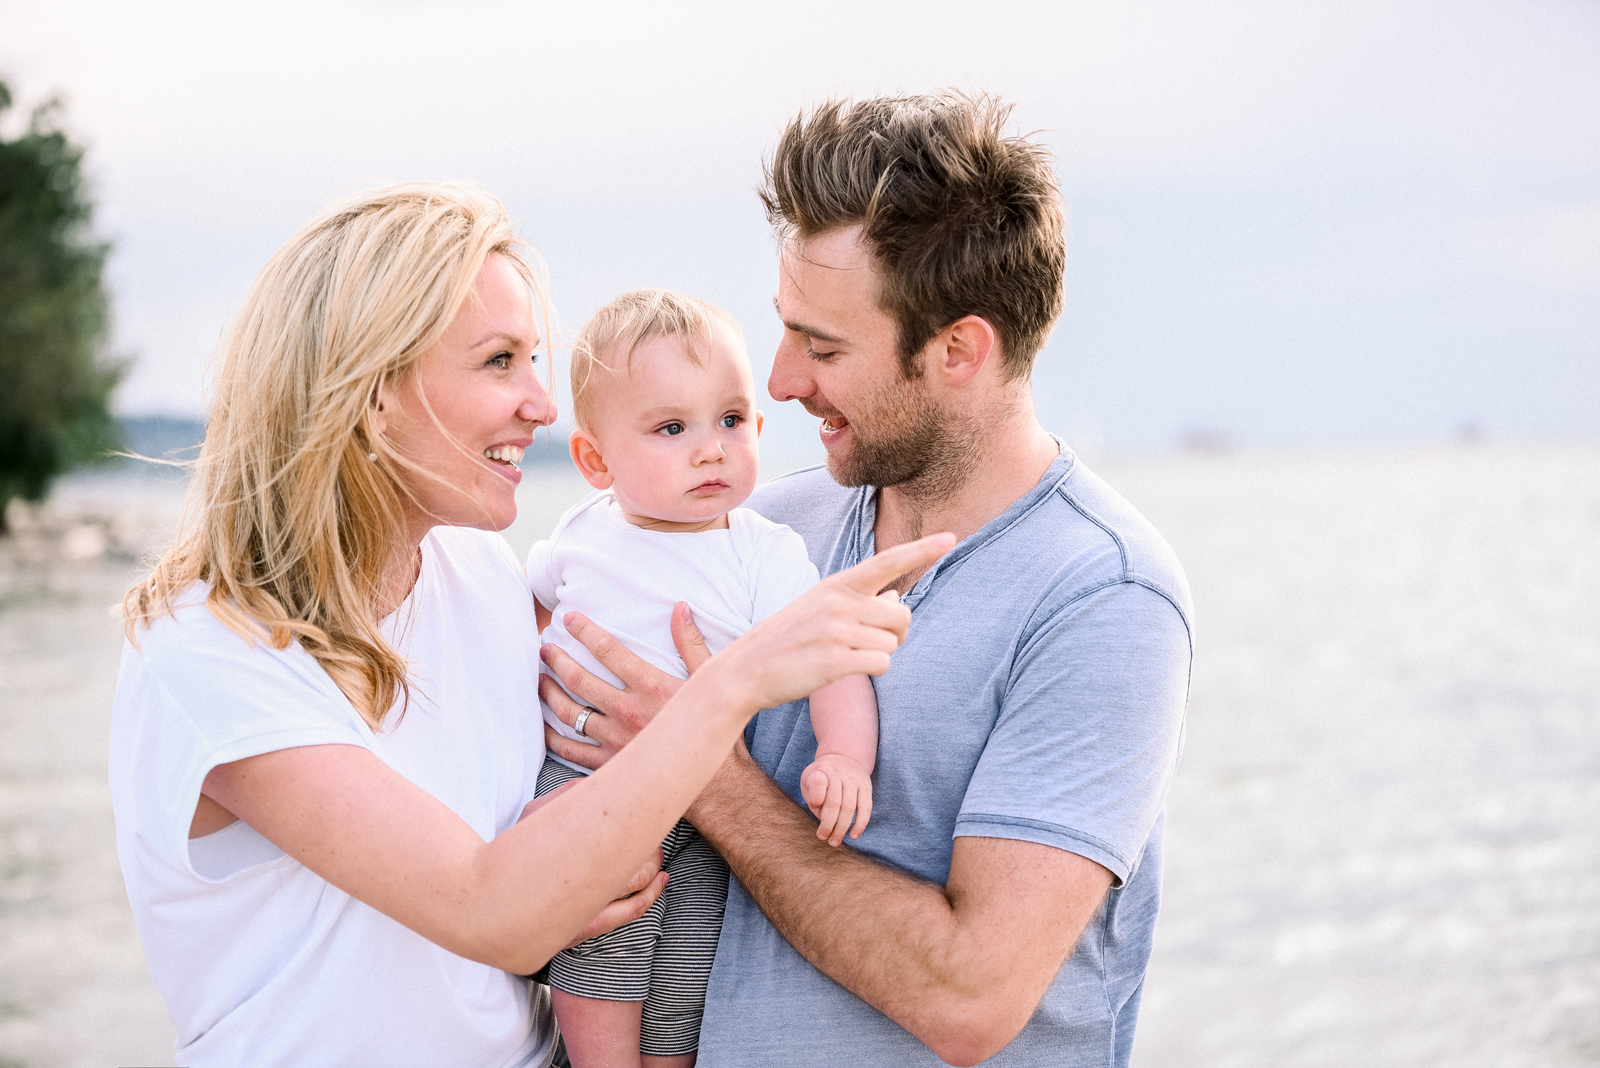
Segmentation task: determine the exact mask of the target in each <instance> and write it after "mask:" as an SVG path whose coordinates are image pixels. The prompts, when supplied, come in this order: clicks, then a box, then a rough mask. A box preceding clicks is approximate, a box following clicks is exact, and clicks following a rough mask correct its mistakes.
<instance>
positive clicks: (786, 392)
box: [767, 330, 817, 401]
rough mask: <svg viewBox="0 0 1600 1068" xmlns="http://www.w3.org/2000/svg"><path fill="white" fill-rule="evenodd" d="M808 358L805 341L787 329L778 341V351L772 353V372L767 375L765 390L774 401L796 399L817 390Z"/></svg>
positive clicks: (807, 395)
mask: <svg viewBox="0 0 1600 1068" xmlns="http://www.w3.org/2000/svg"><path fill="white" fill-rule="evenodd" d="M810 362H811V361H810V359H809V358H808V357H807V356H806V353H805V343H804V342H803V341H801V339H800V338H799V337H798V336H797V335H795V334H791V333H790V332H788V331H787V330H786V331H784V334H783V337H782V339H780V340H779V342H778V351H777V352H775V353H773V355H772V374H771V375H769V376H767V392H768V393H770V394H772V399H773V400H775V401H790V400H798V399H800V398H803V397H809V396H811V394H813V393H815V392H816V391H817V383H816V380H815V379H813V378H812V377H811V369H810V367H809V366H808V365H809V364H810Z"/></svg>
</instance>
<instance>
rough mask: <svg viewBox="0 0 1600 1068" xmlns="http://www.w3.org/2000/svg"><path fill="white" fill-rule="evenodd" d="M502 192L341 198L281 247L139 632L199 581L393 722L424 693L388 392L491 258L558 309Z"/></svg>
mask: <svg viewBox="0 0 1600 1068" xmlns="http://www.w3.org/2000/svg"><path fill="white" fill-rule="evenodd" d="M527 251H529V250H526V247H525V246H523V245H522V244H521V242H520V241H519V240H518V239H517V237H516V235H515V233H514V232H513V231H512V228H511V222H510V219H509V218H508V217H507V216H506V212H505V208H504V207H503V206H502V205H501V203H500V201H498V200H496V199H495V198H494V197H492V196H490V195H489V194H488V193H485V192H483V191H481V190H479V189H476V188H474V187H471V186H464V185H456V184H450V183H434V182H414V183H406V184H402V185H393V186H389V187H387V188H383V189H378V190H376V191H374V192H371V193H365V194H362V195H359V196H356V197H352V198H350V199H349V200H346V201H343V202H342V203H339V204H335V205H334V206H333V207H331V208H329V209H328V210H327V211H325V212H324V213H323V214H322V215H321V216H320V217H318V218H316V219H314V220H312V222H310V223H309V224H307V225H306V226H305V227H304V228H303V229H301V230H300V232H299V233H297V234H295V235H294V236H293V237H291V238H290V239H289V241H288V243H287V244H285V245H284V246H283V248H281V249H279V250H278V251H277V253H276V254H274V255H273V257H272V259H271V260H269V261H268V262H267V265H266V267H264V268H263V269H262V271H261V274H260V275H259V276H257V278H256V280H255V284H254V285H253V286H251V288H250V293H249V295H248V296H247V297H246V298H245V301H244V306H243V307H242V308H240V309H239V312H238V314H237V315H236V316H235V317H234V320H233V323H232V325H231V327H230V328H229V331H228V334H227V336H226V337H225V338H224V340H223V344H222V348H221V351H220V353H219V356H218V362H217V368H216V382H215V387H216V388H215V396H214V399H213V400H212V402H211V409H210V412H209V419H208V421H207V426H206V440H205V444H204V445H203V446H201V449H200V457H199V460H198V461H197V462H196V465H195V472H194V480H193V481H192V482H191V483H190V487H189V496H188V501H187V503H186V505H185V522H184V528H183V533H182V534H181V535H180V538H179V541H178V544H177V545H176V546H174V547H173V548H172V549H170V550H169V551H168V552H167V553H166V555H165V556H163V557H162V558H161V559H160V561H159V562H158V563H157V564H156V566H155V570H154V572H152V573H151V574H150V575H149V577H147V578H145V579H143V580H142V581H140V582H139V583H137V584H136V585H135V586H134V587H133V588H132V589H130V590H129V591H128V594H127V596H126V598H125V599H124V600H123V606H122V607H123V620H124V626H125V629H126V631H127V634H128V637H129V639H130V640H136V639H137V634H138V630H139V628H140V627H141V626H146V625H148V624H149V623H151V622H152V621H153V620H155V619H156V618H158V617H160V616H161V615H163V614H164V613H167V612H169V611H171V609H172V605H173V602H174V600H175V599H176V598H177V597H178V596H179V595H180V594H181V593H182V592H183V591H184V590H185V589H187V588H188V587H190V586H191V585H193V584H194V583H196V582H199V583H202V584H204V585H205V586H206V587H207V595H206V603H207V606H208V607H209V608H210V610H211V612H212V614H213V615H215V616H216V617H217V618H218V619H219V620H221V621H222V622H223V623H225V624H227V626H229V627H230V628H232V629H233V630H234V631H236V632H238V633H239V634H240V635H241V636H242V637H244V638H246V639H251V640H259V641H264V642H266V643H267V644H269V645H271V646H272V647H273V648H276V649H283V648H286V647H287V646H288V645H289V643H290V642H292V641H298V642H299V643H300V644H301V645H302V646H304V647H305V649H306V651H307V652H309V653H310V654H311V655H312V656H313V657H315V658H316V660H317V662H318V663H319V664H321V666H322V669H323V670H324V671H326V672H327V673H328V675H329V676H330V677H331V678H332V679H333V681H334V682H335V683H337V684H338V686H339V688H340V689H341V690H343V691H344V693H345V696H346V697H348V698H349V699H350V702H351V704H353V705H354V706H355V707H356V709H357V710H358V711H359V712H360V713H361V715H362V717H363V718H365V719H366V721H367V722H368V723H370V724H372V726H373V727H374V728H376V727H378V726H379V725H380V724H381V723H382V722H383V719H384V716H385V715H386V713H387V712H388V711H389V709H390V708H391V707H392V706H393V705H394V704H395V703H396V702H397V700H399V699H400V698H401V697H402V696H406V695H409V688H408V686H407V682H406V662H405V660H404V659H403V658H402V657H401V656H400V654H399V653H397V652H396V651H395V650H394V648H393V647H391V646H390V645H389V644H388V642H387V641H385V640H384V637H383V633H382V630H381V629H380V626H379V623H380V621H379V618H378V605H377V604H376V601H375V597H374V591H376V590H378V589H381V588H382V586H383V581H384V579H385V577H386V575H387V572H388V569H389V567H390V566H391V565H392V561H393V560H394V557H395V554H396V552H397V551H400V550H403V548H404V539H405V524H406V514H407V513H406V506H407V502H408V500H410V496H409V494H408V493H407V490H406V489H405V488H404V486H403V484H402V482H401V480H400V478H399V477H398V476H399V474H400V473H401V472H402V471H405V472H409V473H411V474H413V475H415V476H419V477H423V478H426V477H430V476H431V477H434V478H437V477H438V476H437V475H434V474H433V473H432V472H428V471H425V470H422V469H420V468H419V466H418V465H417V463H416V462H415V461H413V460H411V459H409V458H408V457H407V456H405V455H403V454H402V453H401V452H400V451H399V450H397V449H396V448H394V447H393V446H392V445H391V444H390V443H389V442H388V441H387V440H386V439H385V438H384V436H383V435H382V434H381V433H380V432H379V431H380V427H379V421H378V415H377V398H378V396H379V393H380V391H381V390H383V389H384V388H385V386H386V385H393V384H394V383H396V382H398V381H399V380H401V379H402V378H404V377H405V376H406V375H408V374H410V373H412V371H413V370H414V368H415V366H416V362H417V359H418V357H419V356H421V354H422V353H424V352H426V351H427V350H428V349H430V348H432V347H433V346H434V345H435V344H437V343H438V342H439V339H440V338H441V337H442V336H443V334H444V332H445V328H446V327H448V326H449V325H450V322H451V320H452V319H453V318H454V317H455V315H456V312H457V310H458V309H459V308H460V307H461V306H462V303H463V302H464V301H465V300H467V299H469V298H470V295H471V293H472V287H473V284H474V283H475V281H476V279H477V276H478V272H479V270H480V269H481V268H482V267H483V264H484V261H485V259H487V258H488V257H489V256H490V255H493V254H498V255H500V256H503V257H505V259H506V260H507V261H508V262H509V263H510V264H511V266H512V267H513V268H514V269H515V270H516V271H517V273H518V274H519V275H521V277H522V279H523V281H524V282H525V283H526V284H527V285H528V287H529V289H530V290H531V291H532V292H533V293H534V294H535V296H536V297H537V298H538V300H539V303H540V304H541V305H542V307H543V309H544V310H545V312H546V316H547V318H546V322H545V324H544V326H545V330H544V337H545V340H546V344H547V345H548V343H549V338H550V324H549V322H548V309H549V303H548V301H547V300H546V299H545V293H544V287H543V285H542V281H541V278H540V276H539V274H538V273H537V272H536V271H535V270H534V268H533V265H532V264H531V263H530V262H529V257H528V256H527V255H525V254H524V253H525V252H527Z"/></svg>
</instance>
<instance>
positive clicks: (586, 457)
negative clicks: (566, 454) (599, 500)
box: [567, 429, 611, 489]
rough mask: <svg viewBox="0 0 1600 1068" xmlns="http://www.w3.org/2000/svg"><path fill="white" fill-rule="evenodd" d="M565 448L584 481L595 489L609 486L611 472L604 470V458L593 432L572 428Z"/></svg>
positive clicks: (608, 487)
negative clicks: (570, 454)
mask: <svg viewBox="0 0 1600 1068" xmlns="http://www.w3.org/2000/svg"><path fill="white" fill-rule="evenodd" d="M567 449H568V450H569V451H570V452H571V453H572V462H573V463H574V464H576V465H577V468H578V471H579V473H580V474H582V475H583V480H584V481H585V482H587V483H589V485H591V486H593V487H594V488H595V489H610V488H611V472H610V471H607V470H606V458H605V457H604V456H602V455H600V443H599V442H598V441H596V440H595V437H594V435H593V434H591V433H589V432H588V431H587V430H583V429H578V430H574V431H573V432H572V436H571V437H570V438H568V439H567Z"/></svg>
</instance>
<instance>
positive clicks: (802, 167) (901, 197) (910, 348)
mask: <svg viewBox="0 0 1600 1068" xmlns="http://www.w3.org/2000/svg"><path fill="white" fill-rule="evenodd" d="M1010 115H1011V105H1009V104H1006V103H1004V102H1003V101H1001V100H999V99H998V98H997V97H994V96H991V95H988V94H980V95H977V96H970V95H968V94H965V93H961V92H958V91H956V90H951V89H946V90H941V91H939V92H936V93H930V94H927V95H922V96H882V97H874V98H872V99H869V100H859V101H845V100H829V101H828V102H827V103H825V104H822V105H821V106H819V107H817V108H815V109H814V110H813V111H811V113H810V114H802V115H800V116H798V117H796V118H795V119H794V120H793V121H792V122H790V123H789V126H788V128H787V129H785V130H784V132H783V136H782V137H781V138H780V139H779V141H778V147H777V150H776V151H775V152H774V153H773V156H772V159H771V161H770V162H769V163H768V164H767V167H766V184H765V186H764V187H763V188H762V190H761V200H762V203H764V204H765V205H766V208H767V219H768V221H770V222H771V223H772V225H773V227H774V228H775V229H776V230H777V231H778V234H779V236H780V237H781V238H784V239H787V238H788V237H789V236H791V235H797V236H799V237H801V238H810V237H815V236H817V235H818V234H823V233H826V232H828V231H829V230H834V229H837V228H838V227H841V226H851V225H856V224H859V225H860V226H861V233H862V241H863V242H864V244H865V245H866V247H867V250H868V251H869V253H870V254H871V255H872V258H873V260H874V262H875V264H876V266H877V268H878V270H879V273H880V274H881V275H882V276H883V291H882V292H881V293H880V294H879V303H880V306H881V307H882V308H883V309H884V311H886V312H887V313H888V314H889V315H891V316H893V317H894V319H895V320H896V322H897V323H898V325H899V333H900V337H899V344H900V366H901V371H902V373H903V374H904V375H905V376H906V377H908V378H911V377H916V376H917V375H920V374H921V366H920V364H918V362H917V360H916V356H917V354H918V353H919V352H921V351H922V348H923V346H924V345H926V344H927V343H928V342H929V340H931V339H932V338H933V336H934V335H935V334H937V333H938V332H939V331H940V330H943V329H944V328H945V327H946V326H949V325H950V324H951V323H953V322H955V321H956V320H957V319H960V318H961V317H962V316H964V315H977V316H981V317H982V318H984V319H986V320H988V321H989V322H990V323H991V324H992V325H993V326H994V328H995V330H996V331H997V332H998V333H999V335H1000V345H1001V349H1002V351H1003V353H1004V355H1005V368H1004V369H1005V376H1006V378H1007V379H1008V380H1013V381H1014V380H1016V379H1019V378H1026V377H1027V375H1028V373H1029V371H1030V370H1031V369H1032V367H1033V358H1034V356H1035V355H1036V354H1037V353H1038V351H1039V349H1040V348H1041V347H1042V346H1043V345H1044V341H1045V338H1046V337H1047V336H1048V335H1049V333H1050V327H1051V326H1052V325H1053V324H1054V323H1055V320H1056V317H1057V316H1058V315H1060V314H1061V276H1062V272H1063V270H1064V269H1065V266H1066V221H1065V216H1064V213H1063V211H1062V206H1061V190H1060V189H1059V187H1058V186H1057V185H1056V179H1055V174H1054V172H1053V171H1052V170H1051V166H1050V155H1049V152H1048V151H1047V150H1046V149H1044V148H1043V147H1042V146H1040V145H1037V144H1034V143H1033V142H1032V141H1029V140H1028V139H1027V138H1025V137H1007V136H1006V134H1005V129H1004V128H1005V125H1006V121H1007V120H1008V119H1009V118H1010Z"/></svg>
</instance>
